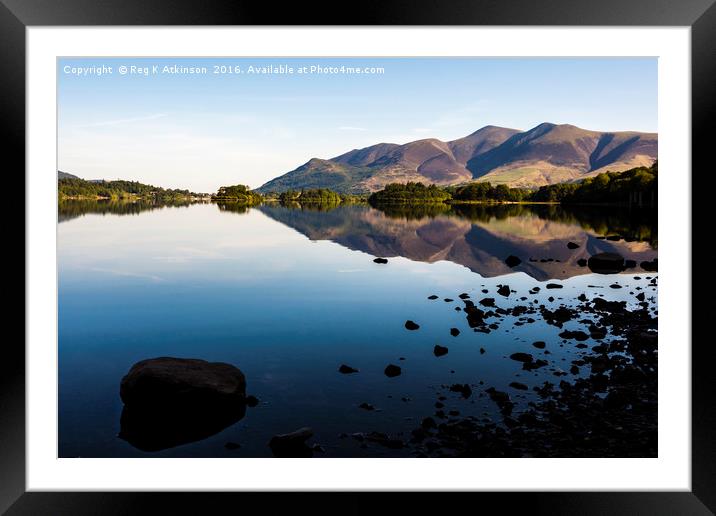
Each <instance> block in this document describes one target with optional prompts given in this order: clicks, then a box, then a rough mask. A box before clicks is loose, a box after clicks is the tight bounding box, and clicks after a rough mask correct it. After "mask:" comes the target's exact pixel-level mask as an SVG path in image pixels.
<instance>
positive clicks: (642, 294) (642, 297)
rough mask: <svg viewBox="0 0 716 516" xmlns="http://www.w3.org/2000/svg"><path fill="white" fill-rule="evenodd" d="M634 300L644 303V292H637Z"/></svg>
mask: <svg viewBox="0 0 716 516" xmlns="http://www.w3.org/2000/svg"><path fill="white" fill-rule="evenodd" d="M636 298H637V299H638V300H639V301H644V299H646V296H645V295H644V292H639V293H638V294H637V295H636Z"/></svg>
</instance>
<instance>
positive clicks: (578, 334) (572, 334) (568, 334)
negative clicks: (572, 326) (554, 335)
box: [559, 330, 589, 341]
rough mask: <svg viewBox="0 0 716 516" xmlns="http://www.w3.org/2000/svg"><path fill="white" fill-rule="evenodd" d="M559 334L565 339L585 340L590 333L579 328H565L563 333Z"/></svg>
mask: <svg viewBox="0 0 716 516" xmlns="http://www.w3.org/2000/svg"><path fill="white" fill-rule="evenodd" d="M559 336H560V337H562V338H563V339H574V340H578V341H584V340H587V339H588V338H589V335H587V334H586V333H584V332H583V331H581V330H577V331H567V330H565V331H563V332H562V333H560V334H559Z"/></svg>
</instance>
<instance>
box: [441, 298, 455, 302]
mask: <svg viewBox="0 0 716 516" xmlns="http://www.w3.org/2000/svg"><path fill="white" fill-rule="evenodd" d="M443 301H445V302H446V303H452V302H453V301H455V300H454V299H452V298H450V297H446V298H445V299H443Z"/></svg>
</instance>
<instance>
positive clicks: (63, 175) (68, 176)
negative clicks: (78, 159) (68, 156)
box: [57, 170, 79, 180]
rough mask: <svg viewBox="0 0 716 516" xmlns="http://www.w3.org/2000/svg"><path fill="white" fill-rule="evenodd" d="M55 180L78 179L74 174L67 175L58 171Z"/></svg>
mask: <svg viewBox="0 0 716 516" xmlns="http://www.w3.org/2000/svg"><path fill="white" fill-rule="evenodd" d="M57 179H58V180H59V179H79V177H77V176H76V175H74V174H68V173H67V172H62V171H61V170H58V171H57Z"/></svg>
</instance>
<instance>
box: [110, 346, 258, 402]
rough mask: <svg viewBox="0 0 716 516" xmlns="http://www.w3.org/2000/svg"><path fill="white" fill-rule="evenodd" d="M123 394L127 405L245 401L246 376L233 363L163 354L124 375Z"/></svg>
mask: <svg viewBox="0 0 716 516" xmlns="http://www.w3.org/2000/svg"><path fill="white" fill-rule="evenodd" d="M119 396H120V398H121V399H122V401H123V402H124V404H125V405H127V406H132V407H140V406H142V407H146V408H150V409H153V408H156V409H160V408H165V407H166V406H168V405H170V406H174V407H176V408H181V409H187V408H189V407H192V406H197V407H201V406H206V405H215V404H218V405H223V404H226V403H228V404H235V403H239V402H240V403H242V404H243V403H244V402H245V400H244V398H245V397H246V378H245V377H244V374H243V373H242V372H241V371H240V370H239V369H238V368H236V367H234V366H233V365H231V364H226V363H223V362H207V361H206V360H198V359H192V358H172V357H161V358H152V359H148V360H142V361H140V362H137V363H136V364H134V365H133V366H132V367H131V369H130V370H129V372H128V373H127V374H126V375H125V376H124V378H122V382H121V384H120V388H119Z"/></svg>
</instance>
